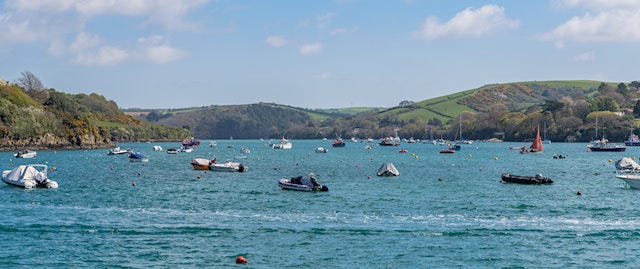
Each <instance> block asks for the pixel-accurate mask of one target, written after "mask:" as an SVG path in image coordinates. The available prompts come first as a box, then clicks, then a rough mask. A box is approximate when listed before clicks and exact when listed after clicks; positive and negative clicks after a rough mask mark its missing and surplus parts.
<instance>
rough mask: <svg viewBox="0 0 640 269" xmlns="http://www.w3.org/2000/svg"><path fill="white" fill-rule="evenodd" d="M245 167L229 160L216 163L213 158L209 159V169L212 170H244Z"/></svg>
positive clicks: (245, 169)
mask: <svg viewBox="0 0 640 269" xmlns="http://www.w3.org/2000/svg"><path fill="white" fill-rule="evenodd" d="M247 168H248V167H247V166H246V165H244V164H241V163H239V162H233V161H230V160H229V161H226V162H224V163H218V162H216V159H215V158H214V159H213V160H211V164H209V170H211V171H214V172H246V171H247Z"/></svg>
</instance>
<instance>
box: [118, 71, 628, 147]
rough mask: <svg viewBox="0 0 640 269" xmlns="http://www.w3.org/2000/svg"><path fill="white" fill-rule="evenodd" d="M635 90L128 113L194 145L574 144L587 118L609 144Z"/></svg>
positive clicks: (537, 84)
mask: <svg viewBox="0 0 640 269" xmlns="http://www.w3.org/2000/svg"><path fill="white" fill-rule="evenodd" d="M639 88H640V83H638V82H637V81H634V82H632V83H629V84H626V83H612V82H599V81H589V80H575V81H526V82H513V83H502V84H491V85H485V86H482V87H479V88H476V89H470V90H464V91H461V92H457V93H454V94H449V95H446V96H441V97H437V98H432V99H428V100H423V101H419V102H413V103H412V102H403V105H402V106H397V107H393V108H388V109H382V108H341V109H305V108H298V107H292V106H287V105H281V104H273V103H258V104H247V105H230V106H208V107H200V108H186V109H170V110H169V109H167V110H151V111H150V110H147V111H142V110H141V111H127V113H140V115H139V116H141V117H144V118H146V119H147V120H150V121H152V122H156V123H161V124H165V125H168V126H174V127H185V128H189V129H190V130H192V131H193V132H194V134H195V136H196V137H199V138H222V139H224V138H228V137H234V138H279V137H281V136H286V137H289V138H321V137H333V136H334V135H340V136H343V137H350V136H361V137H383V136H388V135H391V134H393V132H394V131H393V130H394V129H399V133H400V134H401V135H402V136H405V137H411V136H413V137H425V136H426V131H427V130H429V131H433V132H434V136H439V137H440V136H442V137H448V138H450V139H454V138H456V136H457V135H458V131H457V128H458V126H459V125H462V126H464V129H465V134H464V135H465V136H467V138H472V139H487V138H491V137H493V136H494V135H495V133H505V134H504V138H505V139H514V140H516V141H517V140H520V141H521V139H526V138H528V137H529V136H530V135H531V132H533V129H534V128H535V127H536V126H538V125H542V124H543V123H544V124H545V125H547V126H548V130H547V131H548V132H547V133H548V134H549V135H550V137H552V138H553V139H554V140H562V141H564V140H578V141H580V140H588V139H589V138H590V136H592V130H593V126H592V125H593V118H594V116H593V115H594V114H592V113H594V112H608V113H604V114H602V115H601V117H609V119H608V122H609V123H608V124H609V125H610V126H607V128H609V129H612V130H613V129H615V128H621V129H624V130H623V132H619V134H618V132H616V133H612V134H611V137H616V138H621V137H622V135H623V134H624V135H627V134H628V130H629V129H634V128H637V126H636V125H637V124H636V123H635V120H634V119H633V116H632V115H629V114H628V113H629V112H628V111H631V110H633V109H634V107H633V106H634V105H635V104H636V102H635V100H638V98H640V91H639ZM621 110H622V111H623V112H620V111H621ZM624 111H627V112H624ZM638 111H639V113H640V107H638ZM614 112H615V113H614ZM625 113H627V114H625ZM461 120H462V122H460V121H461ZM459 123H462V124H459Z"/></svg>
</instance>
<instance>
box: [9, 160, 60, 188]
mask: <svg viewBox="0 0 640 269" xmlns="http://www.w3.org/2000/svg"><path fill="white" fill-rule="evenodd" d="M47 171H48V167H47V165H44V164H28V165H20V166H18V167H16V168H14V169H13V170H5V171H3V172H2V181H4V183H7V184H9V185H13V186H17V187H21V188H25V189H31V188H51V189H55V188H58V182H56V181H54V180H51V179H49V178H48V176H47Z"/></svg>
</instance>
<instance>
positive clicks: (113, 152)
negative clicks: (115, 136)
mask: <svg viewBox="0 0 640 269" xmlns="http://www.w3.org/2000/svg"><path fill="white" fill-rule="evenodd" d="M128 152H129V150H127V149H121V148H120V147H115V148H112V149H110V150H109V153H107V155H119V154H125V153H128Z"/></svg>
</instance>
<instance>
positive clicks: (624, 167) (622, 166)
mask: <svg viewBox="0 0 640 269" xmlns="http://www.w3.org/2000/svg"><path fill="white" fill-rule="evenodd" d="M615 167H616V178H619V179H621V180H622V181H624V182H625V183H626V184H627V186H629V188H632V189H640V165H639V164H638V163H636V162H635V161H634V160H633V159H631V158H628V157H625V158H622V159H620V160H618V161H616V163H615Z"/></svg>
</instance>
